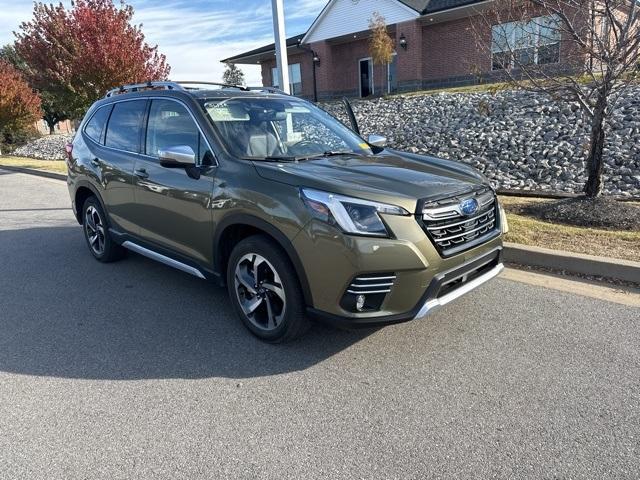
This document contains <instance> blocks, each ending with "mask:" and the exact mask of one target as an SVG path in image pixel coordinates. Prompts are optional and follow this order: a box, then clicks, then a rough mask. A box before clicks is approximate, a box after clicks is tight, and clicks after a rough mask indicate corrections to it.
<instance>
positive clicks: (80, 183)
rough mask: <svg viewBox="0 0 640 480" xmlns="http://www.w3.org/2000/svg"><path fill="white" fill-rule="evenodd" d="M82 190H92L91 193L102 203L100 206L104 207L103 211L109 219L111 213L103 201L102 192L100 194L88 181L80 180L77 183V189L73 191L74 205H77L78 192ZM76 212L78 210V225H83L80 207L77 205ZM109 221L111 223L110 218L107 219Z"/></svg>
mask: <svg viewBox="0 0 640 480" xmlns="http://www.w3.org/2000/svg"><path fill="white" fill-rule="evenodd" d="M81 188H87V189H89V190H91V192H92V193H93V194H94V195H95V196H96V198H97V199H98V201H99V202H100V205H101V206H102V209H103V210H104V212H105V213H106V215H107V217H109V212H107V208H106V207H105V204H104V200H103V199H102V195H100V192H98V189H97V188H96V187H95V185H93V184H92V183H91V182H89V181H88V180H78V182H76V187H75V188H74V190H73V203H74V205H75V201H76V196H77V194H78V190H80V189H81ZM75 210H76V212H75V213H76V220H77V221H78V223H80V224H82V215H81V213H80V210H79V208H78V205H75ZM107 221H109V219H108V218H107Z"/></svg>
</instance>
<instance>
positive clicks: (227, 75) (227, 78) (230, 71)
mask: <svg viewBox="0 0 640 480" xmlns="http://www.w3.org/2000/svg"><path fill="white" fill-rule="evenodd" d="M222 82H223V83H226V84H227V85H244V72H243V71H242V70H240V69H239V68H238V66H237V65H236V64H235V63H227V64H225V66H224V73H223V74H222Z"/></svg>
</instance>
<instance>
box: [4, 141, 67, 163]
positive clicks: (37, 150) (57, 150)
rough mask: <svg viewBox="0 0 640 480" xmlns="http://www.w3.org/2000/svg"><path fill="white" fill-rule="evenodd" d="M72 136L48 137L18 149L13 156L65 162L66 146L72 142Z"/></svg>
mask: <svg viewBox="0 0 640 480" xmlns="http://www.w3.org/2000/svg"><path fill="white" fill-rule="evenodd" d="M71 138H72V136H70V135H47V136H44V137H40V138H38V139H36V140H33V141H32V142H29V143H27V144H26V145H23V146H22V147H18V148H16V149H15V150H14V151H13V155H16V156H18V157H29V158H38V159H40V160H64V158H65V149H64V147H65V145H66V144H67V143H68V142H69V141H70V140H71Z"/></svg>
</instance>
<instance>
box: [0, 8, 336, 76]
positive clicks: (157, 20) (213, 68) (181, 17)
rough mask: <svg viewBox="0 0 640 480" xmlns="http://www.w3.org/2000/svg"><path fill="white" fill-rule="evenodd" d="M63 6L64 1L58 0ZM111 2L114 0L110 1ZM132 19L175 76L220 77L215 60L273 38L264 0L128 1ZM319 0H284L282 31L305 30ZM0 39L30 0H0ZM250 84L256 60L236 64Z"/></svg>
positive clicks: (25, 15)
mask: <svg viewBox="0 0 640 480" xmlns="http://www.w3.org/2000/svg"><path fill="white" fill-rule="evenodd" d="M64 3H65V5H68V3H69V2H68V1H65V2H64ZM116 3H117V2H116ZM128 3H129V4H131V5H132V6H133V7H134V10H135V15H134V19H133V21H134V23H136V24H142V30H143V32H144V34H145V37H146V40H147V42H148V43H150V44H152V45H158V47H159V51H160V52H161V53H163V54H165V55H166V56H167V61H168V63H169V65H171V77H172V78H173V79H177V80H203V81H204V80H209V81H220V80H221V79H222V72H223V71H224V65H223V64H221V63H220V60H222V59H224V58H228V57H231V56H234V55H237V54H239V53H242V52H245V51H248V50H252V49H254V48H258V47H261V46H263V45H265V44H268V43H273V20H272V17H271V2H269V1H268V0H239V1H236V2H229V1H228V0H195V1H194V0H167V1H163V2H157V1H156V0H130V1H129V2H128ZM323 6H324V2H323V1H322V0H285V17H286V23H287V35H288V36H291V35H295V34H298V33H302V32H304V31H306V29H307V28H308V27H309V25H310V24H311V22H312V21H313V19H314V18H315V17H316V15H317V14H318V13H319V12H320V10H321V9H322V7H323ZM0 11H1V12H2V15H0V44H5V43H9V42H12V41H13V40H14V37H13V34H12V33H11V32H12V31H14V30H16V29H17V28H18V26H19V24H20V23H21V22H23V21H27V20H29V19H30V18H31V14H32V11H33V3H32V2H31V1H30V0H0ZM240 67H241V68H242V70H243V71H244V72H245V78H246V81H247V83H248V84H250V85H260V84H261V81H262V80H261V75H260V67H259V66H258V65H256V66H251V65H241V66H240Z"/></svg>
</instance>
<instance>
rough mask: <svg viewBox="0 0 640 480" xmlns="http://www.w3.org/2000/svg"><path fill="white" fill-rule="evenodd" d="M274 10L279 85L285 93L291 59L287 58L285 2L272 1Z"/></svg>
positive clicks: (287, 89) (287, 88)
mask: <svg viewBox="0 0 640 480" xmlns="http://www.w3.org/2000/svg"><path fill="white" fill-rule="evenodd" d="M271 9H272V10H273V33H274V36H275V38H276V65H277V66H278V76H279V78H278V85H279V86H280V90H283V91H284V92H285V93H291V92H290V91H289V59H288V58H287V37H286V36H285V34H284V6H283V0H271Z"/></svg>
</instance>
